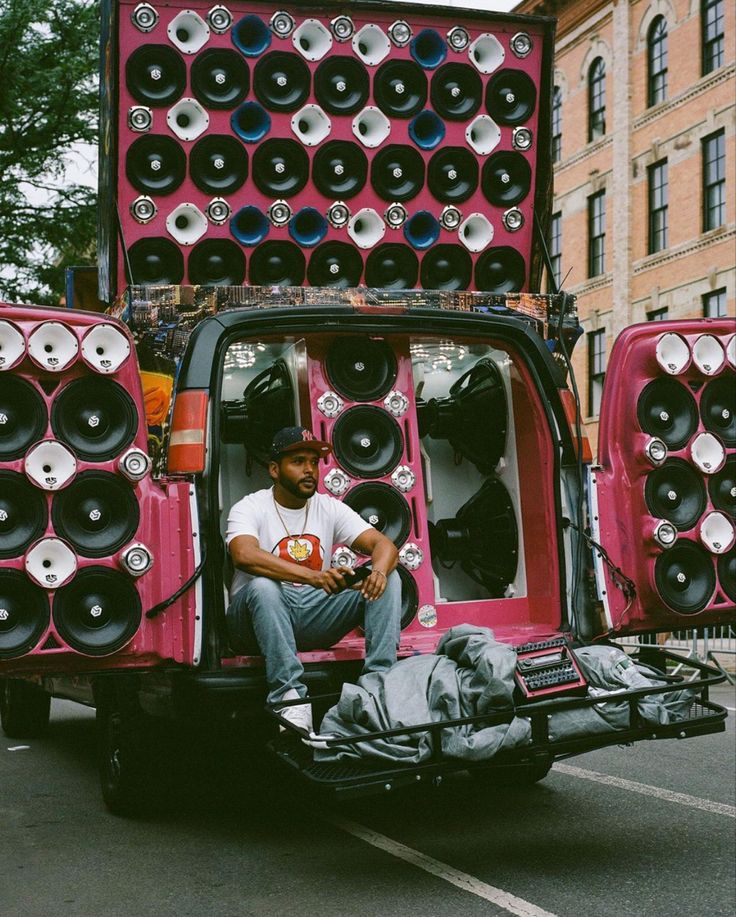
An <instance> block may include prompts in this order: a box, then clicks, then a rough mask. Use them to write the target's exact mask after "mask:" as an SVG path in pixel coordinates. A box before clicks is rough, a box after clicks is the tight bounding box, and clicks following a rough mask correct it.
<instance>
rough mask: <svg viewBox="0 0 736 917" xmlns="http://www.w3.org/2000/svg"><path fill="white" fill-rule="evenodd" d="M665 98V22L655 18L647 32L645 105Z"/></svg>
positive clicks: (662, 17) (660, 17)
mask: <svg viewBox="0 0 736 917" xmlns="http://www.w3.org/2000/svg"><path fill="white" fill-rule="evenodd" d="M666 98H667V20H666V19H665V18H664V16H656V17H655V19H654V21H653V22H652V24H651V25H650V26H649V31H648V32H647V104H648V105H656V104H657V102H664V100H665V99H666Z"/></svg>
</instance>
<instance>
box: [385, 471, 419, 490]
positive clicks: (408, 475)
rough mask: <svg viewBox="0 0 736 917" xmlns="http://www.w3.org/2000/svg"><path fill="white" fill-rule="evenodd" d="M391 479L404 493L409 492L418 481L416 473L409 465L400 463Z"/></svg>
mask: <svg viewBox="0 0 736 917" xmlns="http://www.w3.org/2000/svg"><path fill="white" fill-rule="evenodd" d="M391 481H392V482H393V485H394V487H395V488H396V489H397V490H400V491H401V493H402V494H405V493H408V492H409V491H410V490H411V489H412V487H413V486H414V484H415V483H416V475H415V474H414V472H413V471H412V470H411V468H410V467H409V466H408V465H399V467H398V468H397V469H396V470H395V471H394V473H393V474H392V475H391Z"/></svg>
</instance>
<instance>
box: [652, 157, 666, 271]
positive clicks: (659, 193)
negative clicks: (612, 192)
mask: <svg viewBox="0 0 736 917" xmlns="http://www.w3.org/2000/svg"><path fill="white" fill-rule="evenodd" d="M668 173H669V169H668V167H667V160H666V159H659V160H658V161H657V162H654V163H652V165H650V166H648V167H647V204H648V206H647V224H648V234H647V252H648V254H650V255H655V254H656V253H657V252H661V251H664V250H665V249H666V248H667V243H668V235H669V175H668Z"/></svg>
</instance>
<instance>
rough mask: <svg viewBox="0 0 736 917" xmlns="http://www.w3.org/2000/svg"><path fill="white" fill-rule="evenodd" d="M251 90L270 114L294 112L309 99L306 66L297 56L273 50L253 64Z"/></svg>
mask: <svg viewBox="0 0 736 917" xmlns="http://www.w3.org/2000/svg"><path fill="white" fill-rule="evenodd" d="M253 90H254V91H255V94H256V96H257V98H258V101H259V102H260V103H261V104H262V105H265V106H266V108H268V109H270V110H271V111H296V110H297V108H299V107H300V106H302V105H303V104H304V103H305V102H306V101H307V98H308V96H309V90H310V77H309V67H307V65H306V64H305V63H304V61H303V60H302V59H301V58H300V57H298V56H297V55H296V54H287V53H286V52H284V51H272V52H271V53H270V54H267V55H266V56H265V57H262V58H261V59H260V60H259V61H258V63H257V64H256V69H255V72H254V74H253Z"/></svg>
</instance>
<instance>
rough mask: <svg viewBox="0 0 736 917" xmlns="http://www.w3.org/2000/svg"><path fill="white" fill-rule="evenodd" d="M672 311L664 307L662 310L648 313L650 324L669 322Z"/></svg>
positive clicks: (652, 310)
mask: <svg viewBox="0 0 736 917" xmlns="http://www.w3.org/2000/svg"><path fill="white" fill-rule="evenodd" d="M669 317H670V310H669V307H668V306H662V307H661V308H660V309H651V310H650V311H649V312H647V321H648V322H666V321H669Z"/></svg>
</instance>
